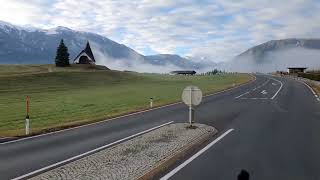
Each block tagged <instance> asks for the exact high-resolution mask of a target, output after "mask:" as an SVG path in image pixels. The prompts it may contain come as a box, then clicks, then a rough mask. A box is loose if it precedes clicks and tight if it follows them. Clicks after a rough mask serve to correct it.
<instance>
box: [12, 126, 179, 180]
mask: <svg viewBox="0 0 320 180" xmlns="http://www.w3.org/2000/svg"><path fill="white" fill-rule="evenodd" d="M173 122H174V121H170V122H167V123H164V124H161V125H159V126H155V127H152V128H150V129H147V130H144V131H142V132H139V133H136V134H133V135H130V136H127V137H125V138H122V139H119V140H117V141H114V142H112V143H109V144H107V145H104V146H100V147H98V148H95V149H93V150H90V151H87V152H85V153H82V154H79V155H76V156H73V157H71V158H68V159H65V160H63V161H59V162H56V163H54V164H51V165H49V166H46V167H43V168H40V169H38V170H35V171H32V172H30V173H27V174H24V175H21V176H18V177H15V178H13V179H12V180H20V179H25V178H28V177H30V176H33V175H35V174H39V173H41V172H43V171H46V170H49V169H52V168H55V167H57V166H59V165H62V164H66V163H69V162H71V161H73V160H77V159H80V158H83V157H85V156H87V155H90V154H93V153H96V152H98V151H100V150H103V149H105V148H108V147H110V146H113V145H116V144H119V143H121V142H124V141H126V140H130V139H132V138H134V137H137V136H140V135H142V134H145V133H148V132H150V131H153V130H155V129H159V128H161V127H163V126H166V125H169V124H172V123H173Z"/></svg>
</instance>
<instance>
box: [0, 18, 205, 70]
mask: <svg viewBox="0 0 320 180" xmlns="http://www.w3.org/2000/svg"><path fill="white" fill-rule="evenodd" d="M61 39H64V42H65V44H66V46H67V47H68V49H69V53H70V60H71V61H72V60H73V58H75V56H76V55H77V54H78V53H79V52H80V51H81V50H82V49H83V48H84V46H85V44H86V42H87V41H89V42H90V44H91V46H92V48H93V51H94V54H95V55H96V56H97V61H98V63H99V62H100V64H104V63H105V62H109V63H112V62H113V61H121V64H127V65H128V67H129V70H130V66H131V64H132V63H133V62H134V64H137V62H138V63H144V64H151V65H156V66H160V67H161V66H166V65H172V66H174V67H176V68H178V69H199V68H202V65H201V63H196V62H193V61H191V60H189V59H186V58H182V57H180V56H178V55H153V56H143V55H141V54H139V53H137V52H136V51H134V50H133V49H131V48H129V47H127V46H125V45H123V44H119V43H117V42H114V41H112V40H110V39H108V38H106V37H103V36H101V35H98V34H95V33H90V32H82V31H76V30H72V29H69V28H67V27H61V26H59V27H56V28H52V29H38V28H33V27H32V26H28V27H21V26H16V25H12V24H10V23H7V22H3V21H0V64H48V63H50V64H52V63H54V58H55V54H56V49H57V46H58V44H59V42H60V40H61ZM99 59H100V60H99ZM106 59H107V60H106ZM104 65H106V66H108V64H104Z"/></svg>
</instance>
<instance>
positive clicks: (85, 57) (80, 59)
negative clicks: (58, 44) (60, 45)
mask: <svg viewBox="0 0 320 180" xmlns="http://www.w3.org/2000/svg"><path fill="white" fill-rule="evenodd" d="M73 63H75V64H96V60H95V59H94V56H93V53H92V50H91V47H90V43H89V41H88V42H87V45H86V48H85V49H84V50H82V51H81V52H80V53H79V55H78V56H77V57H76V58H75V59H74V61H73Z"/></svg>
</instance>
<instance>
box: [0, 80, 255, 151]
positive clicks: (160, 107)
mask: <svg viewBox="0 0 320 180" xmlns="http://www.w3.org/2000/svg"><path fill="white" fill-rule="evenodd" d="M249 75H250V76H252V77H253V78H254V79H253V80H251V81H249V82H246V83H243V84H240V85H238V86H235V87H232V88H229V89H225V90H221V91H218V92H215V93H211V94H207V95H204V96H203V97H204V98H205V97H210V96H214V95H217V94H221V93H224V92H227V91H231V90H234V89H237V88H239V87H241V86H245V85H247V84H250V83H252V82H254V81H255V80H257V78H256V77H255V76H254V75H252V74H249ZM181 103H182V101H180V102H175V103H171V104H166V105H163V106H159V107H155V108H152V109H146V110H143V111H138V112H134V113H130V114H125V115H122V116H118V117H114V118H110V119H106V120H103V121H98V122H94V123H89V124H84V125H81V126H76V127H72V128H68V129H62V130H58V131H54V132H49V133H45V134H39V135H35V136H30V137H25V138H19V139H16V140H12V141H8V142H3V143H0V145H3V144H10V143H15V142H19V141H24V140H28V139H33V138H38V137H42V136H46V135H50V134H56V133H59V132H63V131H69V130H72V129H78V128H81V127H85V126H91V125H95V124H99V123H104V122H106V121H112V120H115V119H120V118H124V117H128V116H133V115H137V114H142V113H145V112H149V111H153V110H157V109H162V108H166V107H170V106H174V105H177V104H181ZM9 138H10V137H9Z"/></svg>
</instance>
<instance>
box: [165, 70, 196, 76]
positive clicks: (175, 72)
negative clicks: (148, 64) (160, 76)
mask: <svg viewBox="0 0 320 180" xmlns="http://www.w3.org/2000/svg"><path fill="white" fill-rule="evenodd" d="M196 73H197V72H196V71H171V72H170V74H174V75H178V74H182V75H195V74H196Z"/></svg>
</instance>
